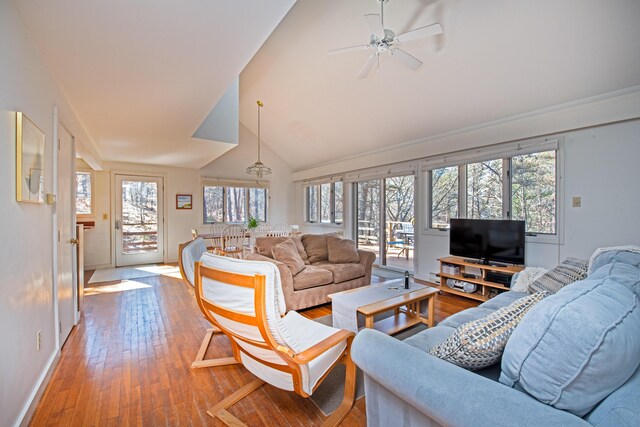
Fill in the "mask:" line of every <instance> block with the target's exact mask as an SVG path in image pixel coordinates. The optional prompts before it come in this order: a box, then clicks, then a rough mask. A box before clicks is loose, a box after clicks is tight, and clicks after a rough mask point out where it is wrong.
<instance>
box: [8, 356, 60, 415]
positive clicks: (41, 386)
mask: <svg viewBox="0 0 640 427" xmlns="http://www.w3.org/2000/svg"><path fill="white" fill-rule="evenodd" d="M58 361H60V349H57V350H56V351H55V352H54V353H53V354H52V355H51V357H50V358H49V361H48V362H47V367H46V368H45V369H44V370H43V371H42V374H41V375H40V378H38V383H37V384H36V386H35V387H34V388H33V391H32V392H31V395H30V396H29V399H28V400H27V402H26V403H25V405H24V407H23V408H22V411H20V415H18V419H17V420H16V422H15V424H14V427H18V426H20V427H27V426H28V425H29V422H31V417H33V414H34V413H35V411H36V408H37V407H38V403H40V399H42V395H43V394H44V391H45V389H46V388H47V385H48V384H49V380H50V379H51V375H53V371H54V369H55V368H56V366H57V365H58Z"/></svg>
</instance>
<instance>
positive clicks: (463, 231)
mask: <svg viewBox="0 0 640 427" xmlns="http://www.w3.org/2000/svg"><path fill="white" fill-rule="evenodd" d="M524 235H525V232H524V221H512V220H492V219H451V229H450V232H449V252H450V253H451V255H456V256H461V257H468V258H475V259H479V260H481V261H482V262H483V263H485V264H488V263H489V261H500V262H506V263H509V264H524Z"/></svg>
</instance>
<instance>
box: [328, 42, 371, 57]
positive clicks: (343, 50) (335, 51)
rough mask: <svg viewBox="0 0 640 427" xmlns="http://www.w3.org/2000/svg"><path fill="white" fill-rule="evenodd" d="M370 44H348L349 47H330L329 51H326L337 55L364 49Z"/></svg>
mask: <svg viewBox="0 0 640 427" xmlns="http://www.w3.org/2000/svg"><path fill="white" fill-rule="evenodd" d="M370 47H371V46H370V45H368V44H361V45H358V46H349V47H341V48H340V49H332V50H330V51H328V52H327V53H328V54H329V55H337V54H339V53H347V52H353V51H356V50H366V49H369V48H370Z"/></svg>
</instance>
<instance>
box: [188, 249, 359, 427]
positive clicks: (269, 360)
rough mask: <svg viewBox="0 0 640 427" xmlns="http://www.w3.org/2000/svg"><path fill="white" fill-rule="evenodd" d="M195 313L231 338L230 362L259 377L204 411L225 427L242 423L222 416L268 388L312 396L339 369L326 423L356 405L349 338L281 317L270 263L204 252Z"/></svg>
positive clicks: (304, 321) (277, 281) (282, 309)
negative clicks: (335, 400)
mask: <svg viewBox="0 0 640 427" xmlns="http://www.w3.org/2000/svg"><path fill="white" fill-rule="evenodd" d="M195 294H196V299H197V302H198V306H199V307H200V310H201V311H202V313H203V314H204V316H205V317H206V318H207V319H208V320H209V321H210V322H211V324H212V325H214V326H216V327H217V328H218V329H220V330H221V331H222V332H223V333H224V334H225V335H226V336H227V337H228V338H229V340H230V342H231V345H232V349H233V356H234V358H235V360H237V361H238V362H240V363H242V365H243V366H244V367H245V368H246V369H247V370H248V371H249V372H251V373H252V374H253V375H255V376H256V377H257V378H256V379H255V380H253V381H251V382H249V383H248V384H246V385H244V386H242V387H240V388H239V389H238V390H237V391H235V392H234V393H232V394H231V395H229V396H228V397H226V398H224V399H223V400H222V401H220V402H219V403H217V404H216V405H215V406H214V407H212V408H211V409H209V410H208V411H207V413H208V414H209V415H210V416H211V417H214V418H218V419H220V420H221V421H222V422H224V423H225V424H227V425H244V424H243V423H242V422H241V421H240V420H238V419H237V418H236V417H235V416H233V415H232V414H231V413H229V412H228V411H227V409H228V408H229V407H231V406H232V405H234V404H235V403H236V402H238V401H240V400H242V399H243V398H244V397H245V396H247V395H249V394H250V393H251V392H253V391H254V390H256V389H258V388H259V387H261V386H262V385H263V384H265V383H268V384H271V385H272V386H274V387H277V388H280V389H283V390H288V391H293V392H294V393H296V394H298V395H300V396H302V397H305V398H306V397H309V396H311V395H312V394H313V392H314V391H315V390H316V389H317V387H318V386H319V384H320V383H321V382H322V381H323V380H324V379H325V378H327V375H328V373H329V371H330V370H331V369H333V368H334V367H335V366H337V365H338V364H339V363H344V364H345V367H346V373H345V387H344V395H343V398H342V401H341V403H340V406H339V407H338V409H336V411H334V413H333V414H331V415H330V416H329V417H328V418H327V419H326V420H325V422H324V425H327V426H335V425H338V424H339V423H340V422H341V421H342V420H343V419H344V417H345V416H346V415H347V414H348V413H349V411H350V410H351V407H352V406H353V402H354V400H355V385H356V383H355V376H356V367H355V364H354V363H353V361H352V360H351V356H350V349H351V341H352V340H353V337H354V336H355V334H354V333H353V332H350V331H347V330H344V329H336V328H333V327H330V326H326V325H323V324H321V323H318V322H315V321H313V320H311V319H308V318H306V317H303V316H301V315H300V314H298V313H297V312H295V311H289V312H288V313H286V314H285V312H286V306H285V300H284V295H283V292H282V287H281V281H280V273H279V271H278V268H277V266H275V265H274V264H272V263H269V262H263V261H249V260H238V259H233V258H228V257H221V256H216V255H213V254H210V253H205V254H204V255H203V256H202V257H201V259H200V261H199V262H196V263H195Z"/></svg>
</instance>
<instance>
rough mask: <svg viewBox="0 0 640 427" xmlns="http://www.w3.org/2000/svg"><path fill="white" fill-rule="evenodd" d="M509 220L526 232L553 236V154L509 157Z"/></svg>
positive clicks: (550, 152)
mask: <svg viewBox="0 0 640 427" xmlns="http://www.w3.org/2000/svg"><path fill="white" fill-rule="evenodd" d="M511 175H512V178H511V218H513V219H520V220H524V221H526V231H527V233H540V234H556V152H555V151H545V152H542V153H534V154H527V155H524V156H515V157H513V158H511Z"/></svg>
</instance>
